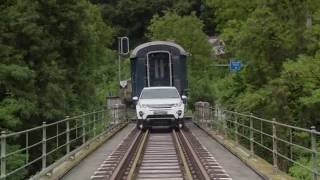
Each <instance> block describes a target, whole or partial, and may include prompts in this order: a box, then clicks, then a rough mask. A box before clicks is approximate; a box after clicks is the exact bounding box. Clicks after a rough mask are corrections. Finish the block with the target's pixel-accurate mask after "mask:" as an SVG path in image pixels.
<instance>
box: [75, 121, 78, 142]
mask: <svg viewBox="0 0 320 180" xmlns="http://www.w3.org/2000/svg"><path fill="white" fill-rule="evenodd" d="M75 121H76V127H75V128H76V138H75V139H78V119H75ZM76 141H77V140H76Z"/></svg>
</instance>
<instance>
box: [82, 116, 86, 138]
mask: <svg viewBox="0 0 320 180" xmlns="http://www.w3.org/2000/svg"><path fill="white" fill-rule="evenodd" d="M85 120H86V116H85V113H83V118H82V144H84V143H86V123H85Z"/></svg>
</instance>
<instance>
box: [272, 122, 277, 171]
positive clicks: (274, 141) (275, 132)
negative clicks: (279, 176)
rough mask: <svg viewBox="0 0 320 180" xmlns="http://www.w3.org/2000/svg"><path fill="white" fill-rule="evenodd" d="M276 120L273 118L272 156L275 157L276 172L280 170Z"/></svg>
mask: <svg viewBox="0 0 320 180" xmlns="http://www.w3.org/2000/svg"><path fill="white" fill-rule="evenodd" d="M275 122H276V119H275V118H272V156H273V168H274V171H275V172H277V170H278V144H277V128H276V124H275Z"/></svg>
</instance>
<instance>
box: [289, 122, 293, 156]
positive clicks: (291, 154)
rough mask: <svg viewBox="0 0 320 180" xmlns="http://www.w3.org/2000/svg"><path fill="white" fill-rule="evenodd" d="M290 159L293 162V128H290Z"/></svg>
mask: <svg viewBox="0 0 320 180" xmlns="http://www.w3.org/2000/svg"><path fill="white" fill-rule="evenodd" d="M289 133H290V159H291V160H293V152H292V128H290V131H289Z"/></svg>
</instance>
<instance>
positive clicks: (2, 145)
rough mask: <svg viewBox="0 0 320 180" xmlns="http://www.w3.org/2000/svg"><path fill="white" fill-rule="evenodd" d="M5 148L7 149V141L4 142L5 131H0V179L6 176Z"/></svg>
mask: <svg viewBox="0 0 320 180" xmlns="http://www.w3.org/2000/svg"><path fill="white" fill-rule="evenodd" d="M6 149H7V142H6V132H5V131H1V176H0V178H1V179H5V178H6V171H7V170H6V168H7V167H6V165H7V161H6Z"/></svg>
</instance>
